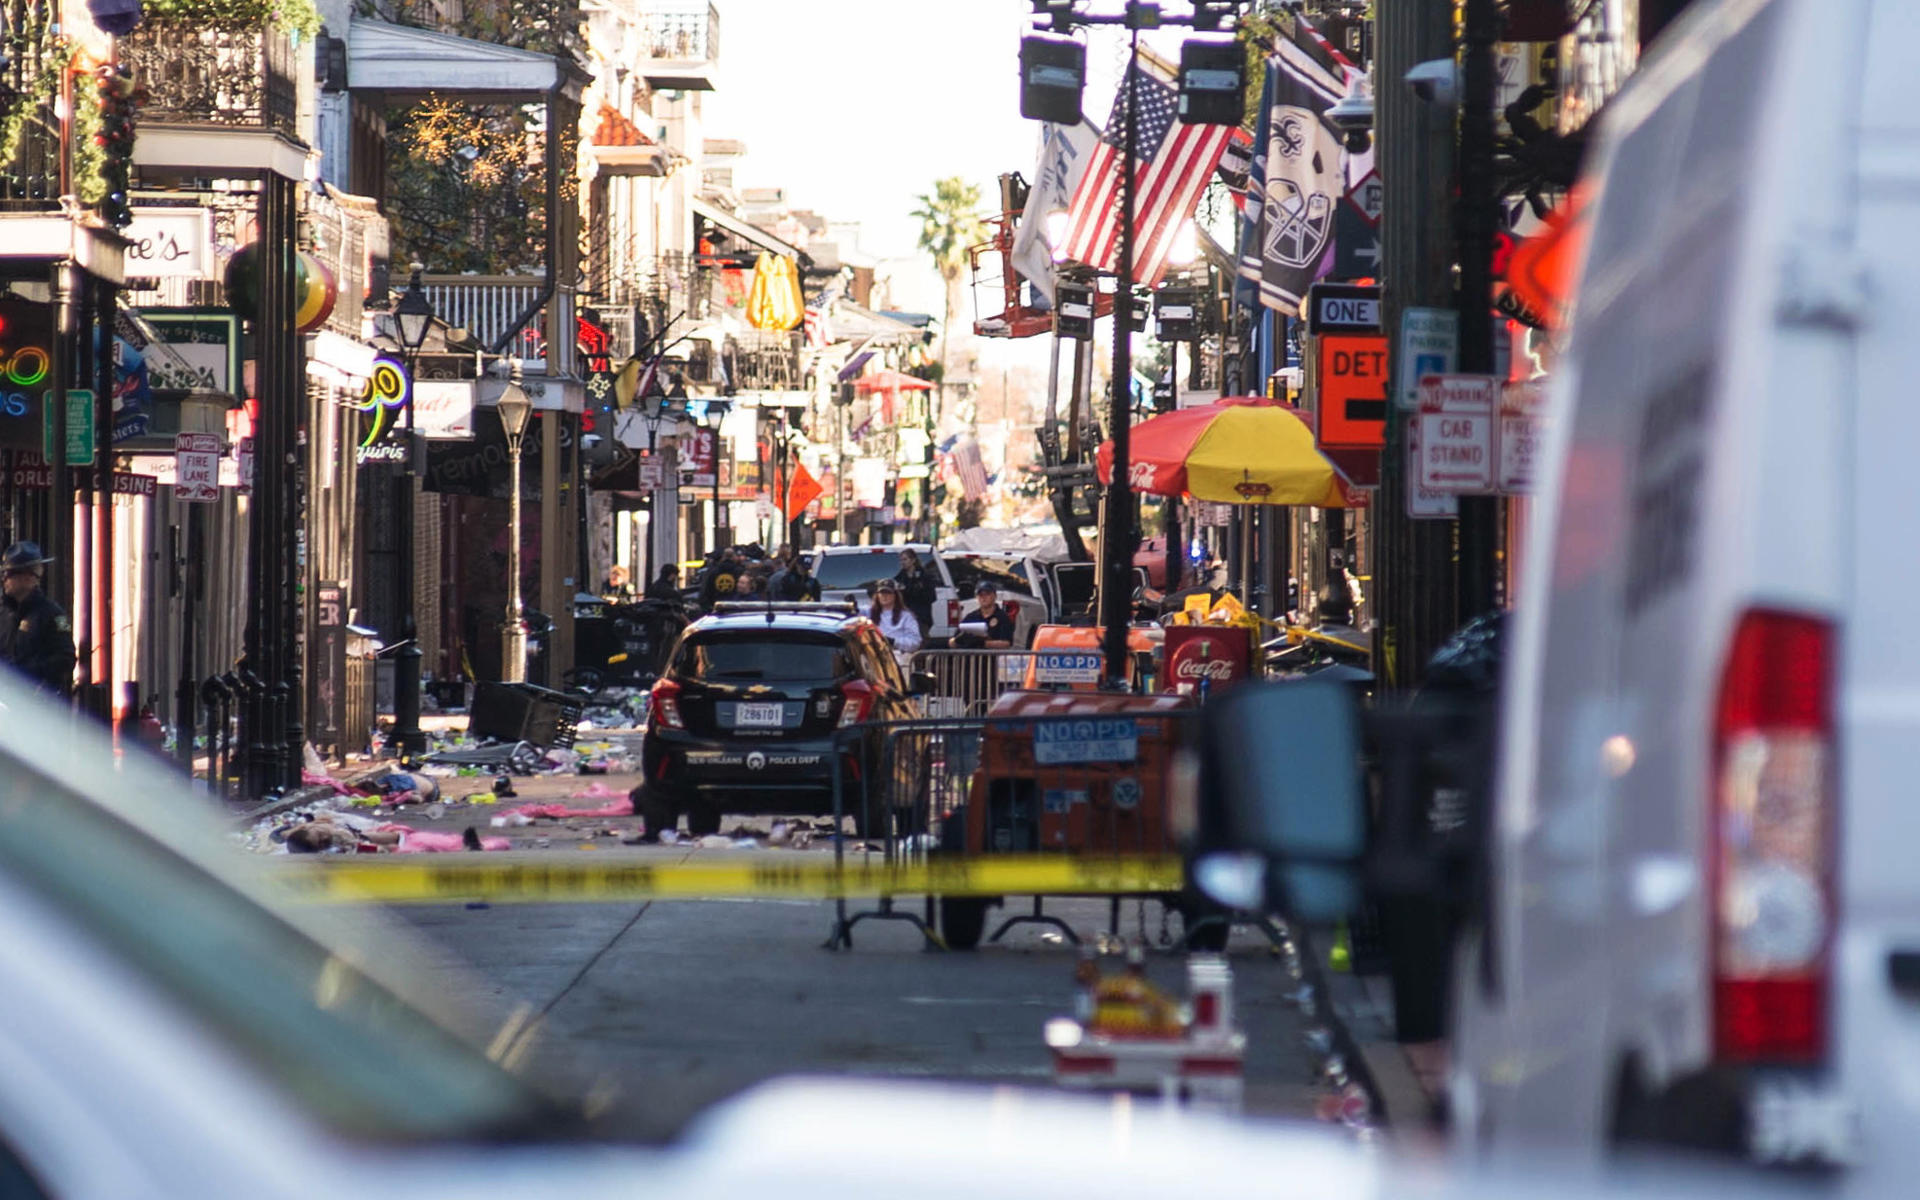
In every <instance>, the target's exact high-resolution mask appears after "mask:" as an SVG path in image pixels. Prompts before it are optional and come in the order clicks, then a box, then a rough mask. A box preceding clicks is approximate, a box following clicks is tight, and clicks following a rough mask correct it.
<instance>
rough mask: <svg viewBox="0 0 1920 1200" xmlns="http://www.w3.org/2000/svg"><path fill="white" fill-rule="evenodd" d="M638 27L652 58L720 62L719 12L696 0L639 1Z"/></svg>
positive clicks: (674, 60)
mask: <svg viewBox="0 0 1920 1200" xmlns="http://www.w3.org/2000/svg"><path fill="white" fill-rule="evenodd" d="M637 7H638V9H639V14H638V15H639V17H640V28H641V29H642V30H643V31H644V32H645V35H646V39H645V40H646V42H647V44H648V46H649V47H650V50H649V52H650V53H651V54H652V56H653V57H654V58H657V59H666V60H669V61H673V62H718V61H719V60H720V10H719V9H717V8H715V7H714V6H713V5H712V4H709V3H701V2H700V0H640V3H639V4H638V5H637Z"/></svg>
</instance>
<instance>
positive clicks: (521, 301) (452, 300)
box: [420, 275, 546, 358]
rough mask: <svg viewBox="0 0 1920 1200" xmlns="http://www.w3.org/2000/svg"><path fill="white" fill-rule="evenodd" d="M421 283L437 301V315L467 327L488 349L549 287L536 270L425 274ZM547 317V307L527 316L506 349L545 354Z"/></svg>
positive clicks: (525, 354) (534, 355) (538, 355)
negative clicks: (480, 273) (523, 272)
mask: <svg viewBox="0 0 1920 1200" xmlns="http://www.w3.org/2000/svg"><path fill="white" fill-rule="evenodd" d="M420 283H421V286H423V287H425V288H426V290H427V299H428V300H429V301H430V302H431V303H432V304H433V315H434V316H436V317H439V318H440V319H441V320H442V321H445V322H446V323H447V324H449V325H452V326H455V327H457V328H461V329H465V330H467V331H468V332H469V333H471V334H472V335H473V336H474V339H475V340H477V341H478V342H479V343H480V344H481V345H482V346H486V347H488V348H492V346H493V345H494V343H496V342H498V341H499V340H500V339H501V337H502V336H504V335H505V334H506V332H507V331H508V330H509V329H511V328H513V325H514V322H516V321H518V320H519V319H520V315H521V314H522V313H524V312H526V311H527V306H528V305H529V304H532V303H533V302H534V301H536V300H538V299H539V298H540V293H541V291H542V290H544V289H545V287H546V282H545V281H544V280H542V279H541V278H540V277H539V276H537V275H425V276H422V277H421V280H420ZM543 316H544V310H542V313H541V314H536V315H535V316H534V318H533V319H532V320H530V321H528V322H527V324H526V326H525V327H524V328H522V329H521V330H520V333H519V336H518V337H517V338H515V339H514V344H513V345H512V346H509V347H508V348H507V351H506V353H509V354H514V355H518V356H519V357H521V358H545V357H546V349H545V346H546V337H545V331H546V326H545V325H544V324H543V323H542V322H543Z"/></svg>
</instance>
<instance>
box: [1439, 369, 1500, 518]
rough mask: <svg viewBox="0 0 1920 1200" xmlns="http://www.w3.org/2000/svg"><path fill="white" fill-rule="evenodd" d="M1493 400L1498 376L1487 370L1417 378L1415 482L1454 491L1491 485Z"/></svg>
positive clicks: (1472, 490) (1495, 400) (1476, 490)
mask: <svg viewBox="0 0 1920 1200" xmlns="http://www.w3.org/2000/svg"><path fill="white" fill-rule="evenodd" d="M1499 400H1500V381H1499V380H1498V379H1496V378H1494V377H1493V376H1491V375H1429V376H1427V377H1426V378H1424V379H1422V380H1421V381H1420V415H1419V428H1420V473H1419V484H1420V486H1421V487H1423V488H1429V489H1431V490H1433V491H1437V492H1455V493H1460V494H1477V493H1485V492H1491V491H1493V490H1494V484H1495V467H1496V466H1497V463H1496V461H1495V458H1494V421H1495V420H1496V418H1497V415H1498V411H1499Z"/></svg>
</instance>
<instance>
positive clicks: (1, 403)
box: [0, 346, 53, 417]
mask: <svg viewBox="0 0 1920 1200" xmlns="http://www.w3.org/2000/svg"><path fill="white" fill-rule="evenodd" d="M0 363H4V364H5V366H0V379H4V380H5V386H4V387H0V417H24V416H26V415H28V414H29V413H31V412H32V411H33V396H34V393H33V392H32V391H31V390H30V389H32V388H34V387H37V386H38V385H40V384H42V383H44V382H46V378H47V376H48V375H50V374H51V373H52V372H53V356H52V355H51V354H48V353H47V352H46V351H45V350H43V349H41V348H40V347H38V346H24V347H22V348H20V349H18V350H12V351H9V350H7V349H6V348H5V347H4V346H0Z"/></svg>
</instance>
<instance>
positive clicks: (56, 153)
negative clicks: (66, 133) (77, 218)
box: [0, 20, 60, 211]
mask: <svg viewBox="0 0 1920 1200" xmlns="http://www.w3.org/2000/svg"><path fill="white" fill-rule="evenodd" d="M53 28H55V27H54V26H53V25H52V24H51V23H50V22H48V21H45V20H41V21H28V22H22V23H20V24H19V26H18V28H16V29H14V30H13V31H12V37H11V38H9V40H8V45H7V47H6V49H7V57H6V58H5V60H4V63H0V113H5V114H6V115H7V116H9V117H13V116H16V115H20V116H24V117H25V119H26V124H25V126H24V128H23V132H22V134H21V137H20V143H19V148H18V149H17V151H16V152H15V153H14V155H13V158H12V160H11V161H8V162H5V163H0V211H20V210H30V209H47V208H55V207H58V205H59V197H60V134H59V128H60V123H59V119H58V118H57V117H55V116H54V111H53V101H52V100H51V99H50V98H42V97H43V96H44V93H41V92H39V90H38V88H37V80H36V79H35V75H36V74H37V72H38V71H39V68H40V64H41V63H43V62H45V61H46V60H47V57H48V55H49V53H50V52H51V49H52V39H53V34H52V30H53Z"/></svg>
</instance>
